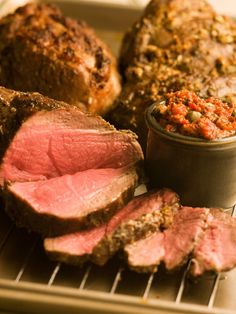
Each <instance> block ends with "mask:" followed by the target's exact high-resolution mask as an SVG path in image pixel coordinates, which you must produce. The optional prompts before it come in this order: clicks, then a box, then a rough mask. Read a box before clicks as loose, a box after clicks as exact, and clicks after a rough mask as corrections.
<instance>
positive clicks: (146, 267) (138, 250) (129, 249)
mask: <svg viewBox="0 0 236 314" xmlns="http://www.w3.org/2000/svg"><path fill="white" fill-rule="evenodd" d="M124 252H125V255H126V257H127V262H128V266H129V267H130V269H132V270H135V271H137V272H145V273H146V272H156V271H157V268H158V265H159V264H160V263H161V261H163V259H164V257H165V253H166V251H165V246H164V233H163V232H161V231H160V230H157V231H156V232H155V233H153V234H151V235H150V236H148V237H146V238H143V239H141V240H139V241H136V242H134V243H132V244H128V245H126V246H125V248H124Z"/></svg>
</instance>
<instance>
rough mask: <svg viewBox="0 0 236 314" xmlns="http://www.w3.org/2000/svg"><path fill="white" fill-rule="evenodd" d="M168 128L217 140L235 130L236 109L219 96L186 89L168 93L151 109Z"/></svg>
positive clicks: (168, 129)
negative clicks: (202, 95) (199, 93)
mask: <svg viewBox="0 0 236 314" xmlns="http://www.w3.org/2000/svg"><path fill="white" fill-rule="evenodd" d="M152 115H153V116H154V117H155V118H156V120H157V122H158V123H159V124H160V125H161V127H162V128H163V129H164V130H166V131H169V132H175V133H179V134H182V135H187V136H193V137H198V138H203V139H207V140H215V139H218V138H222V137H227V136H230V135H234V134H235V133H236V109H235V108H234V106H233V104H230V103H225V102H222V101H221V100H219V99H217V98H213V97H210V98H208V99H203V98H200V97H199V96H197V95H196V94H195V93H193V92H189V91H186V90H183V91H178V92H174V93H168V94H166V95H165V98H163V100H162V101H160V102H158V103H157V104H156V105H155V106H154V108H153V111H152Z"/></svg>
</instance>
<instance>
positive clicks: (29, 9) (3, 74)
mask: <svg viewBox="0 0 236 314" xmlns="http://www.w3.org/2000/svg"><path fill="white" fill-rule="evenodd" d="M0 42H1V44H0V84H1V85H3V86H5V87H9V88H12V89H16V90H20V91H35V92H40V93H42V94H43V95H46V96H49V97H51V98H54V99H58V100H63V101H66V102H67V103H70V104H73V105H76V106H79V107H80V108H83V109H88V110H89V111H91V112H95V113H98V114H104V113H106V112H107V111H108V110H109V109H110V108H111V106H112V103H113V101H114V99H115V98H116V96H117V95H118V94H119V92H120V78H119V74H118V71H117V66H116V60H115V58H114V57H113V55H112V53H111V52H110V50H109V49H108V47H107V46H106V44H105V43H103V42H102V41H101V40H100V39H99V38H98V36H97V35H96V34H95V33H94V31H93V30H92V29H91V28H90V27H89V26H88V25H87V24H86V23H85V22H83V21H77V20H75V19H71V18H67V17H64V16H63V14H62V12H61V11H60V10H59V8H57V7H55V6H53V5H49V4H36V3H30V4H27V5H25V6H24V7H21V8H19V9H17V10H16V12H14V13H13V14H9V15H7V16H5V17H3V18H2V19H1V20H0Z"/></svg>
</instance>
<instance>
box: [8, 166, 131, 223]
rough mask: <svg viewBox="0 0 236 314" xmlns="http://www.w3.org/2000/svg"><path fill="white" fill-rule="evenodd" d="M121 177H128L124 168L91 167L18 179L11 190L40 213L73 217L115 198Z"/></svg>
mask: <svg viewBox="0 0 236 314" xmlns="http://www.w3.org/2000/svg"><path fill="white" fill-rule="evenodd" d="M120 178H122V179H123V178H124V179H125V178H126V173H125V172H124V170H123V169H91V170H87V171H83V172H78V173H76V174H74V175H64V176H61V177H57V178H53V179H49V180H42V181H36V182H17V183H14V184H12V185H11V186H9V190H10V191H11V192H12V193H13V194H14V195H15V196H17V197H19V198H21V199H22V200H25V201H26V202H27V203H28V204H29V205H30V206H31V207H32V208H34V211H36V212H38V213H40V214H43V213H46V214H48V215H55V216H57V217H61V218H72V217H80V216H83V215H85V214H88V213H89V212H90V211H94V208H97V209H99V205H100V202H101V204H103V205H104V198H106V200H105V202H108V203H109V201H112V199H113V197H116V196H117V190H116V189H114V193H115V195H112V192H111V190H112V189H111V186H112V185H113V186H114V187H116V186H118V190H119V189H120V187H119V185H121V184H123V185H124V182H122V180H120ZM107 187H108V188H109V190H106V188H107ZM101 192H102V193H101ZM100 195H101V197H100ZM94 202H96V204H94ZM95 205H96V206H95Z"/></svg>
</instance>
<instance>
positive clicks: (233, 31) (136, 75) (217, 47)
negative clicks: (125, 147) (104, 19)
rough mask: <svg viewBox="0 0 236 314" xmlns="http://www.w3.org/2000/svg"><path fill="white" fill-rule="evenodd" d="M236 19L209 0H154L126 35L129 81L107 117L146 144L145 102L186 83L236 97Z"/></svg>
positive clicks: (123, 59)
mask: <svg viewBox="0 0 236 314" xmlns="http://www.w3.org/2000/svg"><path fill="white" fill-rule="evenodd" d="M235 48H236V23H235V21H233V20H232V19H230V18H228V17H225V16H222V15H218V14H216V13H215V12H214V10H213V8H212V7H211V6H210V5H209V4H208V3H207V2H206V1H205V0H162V1H160V0H152V1H151V2H150V3H149V5H148V6H147V8H146V10H145V12H144V14H143V15H142V17H141V18H140V19H139V20H138V21H137V22H136V23H135V24H134V25H133V26H132V28H131V29H130V30H129V31H128V32H127V34H126V35H125V36H124V39H123V44H122V48H121V54H120V67H121V70H122V74H123V77H124V81H125V85H124V88H123V89H122V93H121V96H120V97H119V98H118V100H117V103H116V107H114V110H113V111H112V112H111V113H110V115H109V119H110V121H111V122H112V123H115V125H116V126H117V127H121V128H128V129H131V130H133V131H134V132H136V133H137V134H138V136H139V140H140V141H141V143H142V145H143V148H145V147H146V136H147V127H146V124H145V122H144V112H145V110H146V108H147V107H148V106H149V105H151V104H153V103H154V102H155V101H158V100H159V99H160V98H161V97H162V96H163V95H164V94H165V93H167V92H172V91H177V90H181V89H187V90H190V91H194V92H196V93H197V94H199V95H200V96H202V97H206V98H207V97H209V96H215V97H220V98H223V99H227V100H228V99H230V100H231V101H233V102H234V103H235V102H236V89H235V81H236V54H235Z"/></svg>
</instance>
